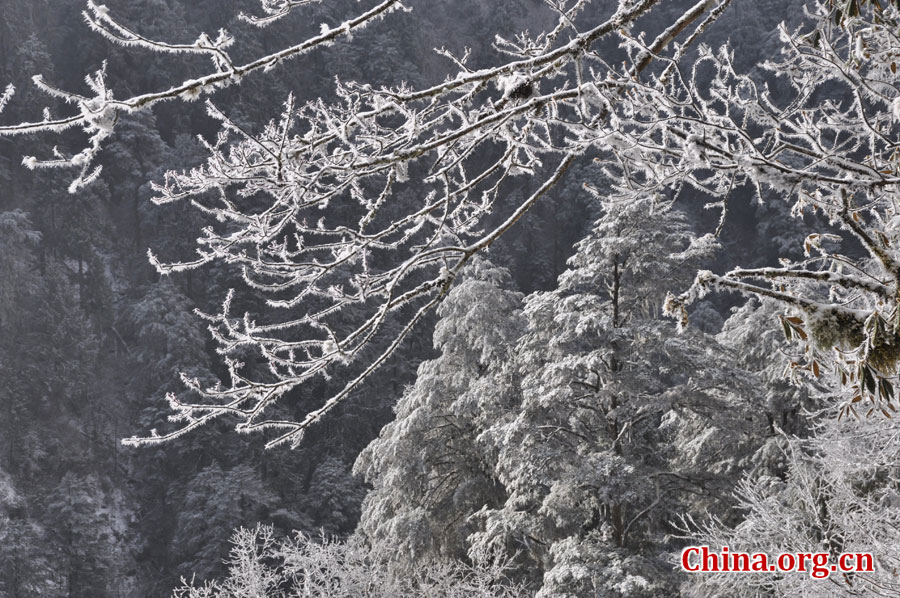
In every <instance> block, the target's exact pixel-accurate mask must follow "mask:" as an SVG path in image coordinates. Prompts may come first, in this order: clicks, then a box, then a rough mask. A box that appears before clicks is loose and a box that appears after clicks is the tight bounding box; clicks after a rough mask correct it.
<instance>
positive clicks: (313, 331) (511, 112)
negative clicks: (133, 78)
mask: <svg viewBox="0 0 900 598" xmlns="http://www.w3.org/2000/svg"><path fill="white" fill-rule="evenodd" d="M658 3H659V0H637V1H633V2H621V3H619V5H618V6H617V7H616V8H615V10H614V12H613V13H612V14H610V15H607V16H606V17H603V16H600V15H598V11H596V10H593V11H585V10H583V8H584V7H585V6H586V2H584V1H581V0H579V1H576V2H556V3H555V4H554V7H555V8H554V10H555V12H556V13H557V14H558V16H559V23H558V25H557V26H556V27H555V28H553V29H552V30H551V31H550V32H547V33H541V34H539V35H537V36H529V35H527V34H520V35H519V36H517V37H516V38H515V39H514V40H505V39H502V38H498V39H497V41H496V43H495V46H496V48H497V49H498V50H499V51H501V53H502V54H504V55H505V56H506V57H507V60H506V61H505V62H502V63H501V64H498V65H497V66H494V67H491V68H484V69H480V70H471V69H468V68H467V67H465V59H464V58H462V59H455V60H454V64H455V65H456V67H457V68H460V67H461V68H460V70H459V72H458V73H457V74H454V75H451V76H448V77H447V78H446V79H445V80H444V81H443V82H442V83H439V84H437V85H434V86H431V87H427V88H424V89H413V88H410V87H409V86H407V85H405V84H400V85H398V86H393V87H379V88H376V87H374V86H372V85H370V84H368V83H365V82H345V81H338V82H337V83H336V88H335V94H336V98H337V99H336V100H335V101H333V102H325V101H324V100H322V99H316V100H312V101H308V102H306V103H303V104H298V102H297V101H296V100H295V99H294V98H293V97H290V98H288V100H287V101H286V102H285V105H284V111H283V113H282V115H281V116H280V117H279V118H277V119H275V120H273V121H272V122H270V123H269V124H268V125H267V126H265V127H263V128H261V129H260V130H248V129H247V128H246V127H243V126H239V125H238V124H237V123H235V122H233V121H232V120H231V119H230V118H229V117H228V115H227V110H226V109H224V108H221V107H219V106H217V105H216V104H214V103H213V102H212V101H211V100H208V101H207V104H206V106H207V111H208V113H209V114H210V116H212V117H213V118H214V119H216V120H218V121H219V122H220V123H221V132H220V133H219V136H218V138H217V139H216V140H215V141H214V142H205V141H204V143H205V144H206V149H207V151H208V154H209V157H208V159H207V161H206V163H205V164H204V165H203V166H201V167H198V168H195V169H193V170H191V171H189V172H169V173H168V174H167V175H166V176H165V179H164V180H163V181H160V182H158V183H157V184H156V185H155V186H154V189H155V191H156V194H157V195H156V198H155V201H156V202H157V203H161V204H164V203H169V202H176V201H187V202H190V203H191V204H192V205H193V206H195V207H196V208H198V209H199V210H200V211H201V212H203V213H204V214H206V215H208V216H209V217H211V220H214V221H215V222H216V223H215V224H213V225H211V226H209V227H207V228H205V229H203V231H202V236H201V237H200V238H199V239H198V242H197V247H196V253H195V255H193V256H184V258H183V260H182V261H177V262H164V261H163V260H160V259H159V258H158V257H157V256H156V255H155V254H153V253H151V255H150V259H151V262H152V263H153V264H154V266H156V268H157V269H158V270H159V271H160V272H161V273H163V274H169V273H174V272H179V271H185V270H190V269H194V268H198V267H202V266H205V265H209V264H227V265H230V266H232V267H235V268H237V269H239V271H240V272H241V274H242V278H243V283H244V284H245V285H246V286H247V287H248V288H250V289H252V290H254V291H255V292H258V293H259V294H261V295H263V296H265V297H266V303H267V304H266V306H265V308H263V309H260V310H259V312H258V314H256V315H250V314H247V313H244V314H242V313H234V312H233V310H232V296H231V295H229V297H228V299H227V300H226V301H225V302H224V304H223V306H222V309H221V311H220V312H219V313H217V314H205V315H204V316H203V317H204V318H206V320H207V321H208V322H209V325H210V330H211V331H212V334H213V337H214V339H215V340H216V342H217V343H218V347H219V348H218V351H219V353H220V354H221V355H222V356H223V359H225V360H226V363H227V365H228V368H229V378H230V379H229V380H227V381H223V383H222V384H221V385H218V386H214V387H211V388H209V387H204V386H202V385H201V384H200V383H199V382H197V381H194V380H191V379H186V380H185V382H186V383H187V385H188V388H189V390H190V391H191V393H192V394H193V396H194V397H199V400H191V401H188V400H187V399H186V398H185V397H176V396H170V397H169V401H170V404H171V406H172V407H173V409H174V410H175V415H173V417H172V419H173V421H174V422H176V423H177V424H179V425H180V427H179V428H177V429H176V430H175V431H173V432H170V433H167V434H163V435H152V436H151V437H150V438H132V439H130V440H129V441H128V442H130V443H135V444H140V443H154V442H162V441H165V440H168V439H171V438H174V437H177V436H179V435H181V434H183V433H185V432H186V431H189V430H192V429H195V428H197V427H199V426H201V425H204V424H205V423H208V422H209V421H212V420H214V419H217V418H219V417H221V416H231V417H234V418H236V419H237V429H238V430H240V431H244V432H249V431H257V430H267V431H270V432H275V433H276V434H277V436H276V437H275V439H274V440H272V441H271V442H270V446H271V445H274V444H278V443H282V442H289V443H293V444H296V443H297V442H299V440H300V439H301V437H302V434H303V432H304V430H305V429H307V428H308V427H309V426H310V425H312V424H313V423H315V422H316V421H318V420H319V419H320V418H321V417H322V416H324V415H325V414H326V413H327V412H328V411H330V410H331V409H332V408H333V407H334V406H335V405H337V404H339V403H340V402H341V401H343V400H344V399H345V398H346V397H347V396H348V395H349V394H350V393H351V392H352V391H354V390H355V389H357V388H358V387H359V386H360V385H361V384H362V383H363V382H364V381H365V380H366V379H367V378H368V376H369V375H370V374H371V373H372V372H373V371H374V370H375V369H376V368H377V367H378V366H379V365H381V364H382V363H384V362H385V361H386V360H387V359H388V358H389V357H390V356H391V355H392V354H393V353H394V351H395V350H396V348H397V347H398V346H399V344H400V343H401V342H402V340H403V339H404V338H405V337H406V336H407V335H408V334H409V333H410V331H411V330H412V329H413V326H414V325H415V324H416V323H417V322H418V321H420V320H421V319H422V317H424V315H425V314H426V313H428V311H429V310H430V309H431V308H433V307H434V306H435V305H436V304H437V303H438V302H439V301H440V300H441V298H442V297H443V296H444V295H445V294H446V292H447V291H448V289H449V288H450V285H451V284H452V282H453V280H454V278H455V276H456V275H457V273H458V272H459V271H460V269H461V268H462V267H463V266H464V264H465V263H466V262H467V261H468V260H469V259H470V258H471V256H472V255H474V254H475V253H476V252H478V251H481V250H484V249H486V248H488V247H489V246H490V245H491V244H493V243H494V242H495V241H496V240H497V239H498V238H499V237H500V236H501V235H502V234H504V233H505V232H506V231H507V230H508V229H509V228H510V227H511V226H513V225H514V224H515V223H516V222H517V221H518V220H519V219H520V218H521V217H522V215H523V214H525V213H526V212H527V211H528V210H529V209H530V207H531V206H532V205H533V204H534V203H535V202H536V201H537V200H538V199H539V198H540V197H542V196H544V195H545V194H546V193H547V192H548V191H549V190H550V189H551V188H553V187H554V186H555V185H556V184H557V183H558V182H559V181H560V180H561V179H562V177H563V175H564V174H565V172H566V171H567V170H568V168H569V166H570V165H571V164H572V163H573V162H575V161H576V160H578V159H579V158H581V157H582V156H585V155H586V154H588V155H591V156H607V155H609V153H610V150H612V151H613V152H617V151H618V148H619V139H620V138H621V137H622V136H623V135H625V134H627V131H628V129H629V128H630V127H631V126H632V125H631V122H630V120H629V119H628V117H627V116H626V113H627V112H628V111H630V110H631V109H632V107H633V105H634V101H635V99H634V97H635V96H634V91H635V90H636V89H639V88H640V86H642V85H646V86H648V88H651V87H652V86H654V85H655V83H654V81H656V78H655V76H654V75H653V74H648V73H649V72H650V71H652V68H651V67H652V66H653V65H654V64H659V63H655V62H653V59H654V58H660V59H662V58H664V54H665V53H666V52H667V51H668V50H667V48H668V46H669V45H670V44H671V43H672V42H673V41H674V40H675V39H676V38H678V37H679V36H691V35H692V28H694V29H696V28H697V27H700V26H703V27H706V26H708V25H709V22H710V20H709V16H710V15H711V14H713V13H715V14H721V9H722V7H723V3H721V2H720V3H716V2H713V1H711V0H699V1H698V2H696V3H694V4H693V5H692V6H690V7H689V8H688V9H687V10H686V12H684V13H683V14H682V15H680V16H679V17H678V18H677V19H675V20H674V21H673V22H672V23H671V24H669V25H668V26H665V27H663V28H662V30H661V31H657V32H648V33H652V36H653V39H654V41H653V42H652V43H651V44H650V45H649V46H647V47H644V46H643V45H640V47H639V45H638V42H637V41H635V40H632V38H631V37H630V36H629V33H628V32H629V31H634V30H635V29H636V28H639V27H641V24H642V23H645V22H646V21H644V20H643V17H645V15H647V14H648V13H649V12H650V11H651V9H653V8H654V6H656V5H657V4H658ZM301 4H303V3H302V2H281V1H277V2H272V1H267V2H264V3H263V9H264V12H265V13H266V14H267V15H269V16H272V17H278V16H279V15H282V13H283V12H285V11H289V10H292V9H294V8H296V7H298V6H300V5H301ZM398 8H402V4H401V3H400V2H399V1H398V0H388V1H385V2H381V3H379V4H377V5H375V6H374V7H373V8H371V9H369V10H368V11H366V12H364V13H362V14H361V15H360V16H358V17H357V18H355V19H352V20H350V21H347V22H346V23H345V24H344V25H343V26H341V27H339V28H337V29H330V30H328V31H323V33H322V34H321V35H319V36H316V37H314V38H311V39H309V40H307V41H305V42H302V43H301V44H299V45H296V46H293V47H291V48H287V49H285V50H282V51H280V52H277V53H274V54H271V55H269V56H266V57H263V58H260V59H258V60H256V61H253V62H251V63H248V64H246V65H244V66H234V61H233V60H232V59H231V58H230V56H229V54H228V53H227V52H228V47H229V46H230V45H231V43H232V42H231V38H230V36H228V35H227V34H226V33H221V34H220V35H219V36H218V37H217V38H216V39H215V40H213V39H212V38H209V37H207V38H204V39H203V40H202V41H199V40H198V42H197V43H196V44H194V45H192V46H175V45H166V44H162V45H160V44H159V43H158V42H155V41H152V40H149V39H146V38H144V37H142V36H140V35H139V34H137V33H135V32H134V31H133V30H131V29H130V28H127V27H125V26H122V25H119V24H117V23H116V22H115V21H113V20H112V19H111V18H110V17H109V16H108V14H107V13H106V12H105V11H104V10H102V9H100V8H99V7H96V6H94V5H89V10H90V11H92V12H90V13H89V14H90V17H89V19H90V21H91V22H92V23H93V24H94V26H95V28H96V29H98V30H99V31H100V33H101V34H103V35H105V36H107V37H110V38H114V39H116V40H117V41H119V42H122V43H125V44H126V45H128V46H135V47H140V48H141V49H146V50H151V51H155V50H158V51H160V52H166V53H184V52H189V53H201V54H205V55H208V56H209V57H210V58H211V59H213V62H214V64H215V68H216V70H215V72H213V73H211V74H209V75H206V76H205V77H202V78H199V79H196V80H191V81H187V82H184V83H182V84H180V85H177V86H174V87H172V88H170V89H168V90H165V91H163V92H158V93H154V94H147V95H142V96H136V97H134V98H130V99H124V100H118V99H115V98H114V96H113V94H112V92H111V91H109V90H108V87H107V85H106V81H105V76H104V75H102V73H101V74H100V75H98V76H97V77H96V78H95V79H96V81H95V87H96V89H95V90H94V91H95V97H93V98H83V97H81V96H76V95H74V94H66V93H65V92H58V91H53V93H56V94H58V95H60V96H61V97H63V98H64V99H66V100H68V101H70V102H72V103H75V104H76V105H78V106H79V107H80V108H81V109H82V112H83V114H82V115H80V116H76V117H71V119H69V120H61V121H48V122H45V123H25V124H22V125H17V126H13V127H7V128H6V129H0V133H4V132H5V133H7V134H11V133H22V132H42V131H43V132H52V131H54V130H56V129H57V128H62V127H71V126H82V127H84V128H85V129H86V130H87V132H88V134H89V138H90V143H91V145H90V147H89V148H88V149H86V150H84V151H83V152H82V153H81V154H79V156H80V157H77V156H76V158H77V160H76V158H66V157H65V156H62V155H60V156H57V158H56V159H55V160H53V161H50V162H43V163H42V162H38V161H34V160H32V161H30V164H32V165H34V166H40V165H46V166H63V165H66V164H68V165H73V164H74V162H73V160H74V161H76V162H78V164H77V165H78V166H81V167H83V168H87V167H88V166H90V165H91V164H92V162H93V161H94V158H95V156H96V155H97V152H98V151H99V148H100V146H101V143H102V141H103V140H104V139H106V138H107V137H108V136H109V135H113V134H114V126H115V123H116V119H117V118H119V113H120V112H121V113H123V114H126V113H130V112H135V111H138V110H142V109H146V108H148V107H150V106H152V105H154V104H156V103H158V102H160V101H164V100H169V99H175V98H182V99H191V98H192V97H195V96H198V95H200V94H204V93H211V92H212V91H214V90H215V89H216V88H218V87H221V86H224V85H228V84H231V83H234V82H237V81H239V80H240V78H241V77H243V76H244V75H246V74H248V73H249V72H252V71H254V70H265V69H268V68H270V67H272V66H275V65H276V64H277V63H278V62H280V61H282V60H284V59H286V58H290V57H293V56H296V55H299V54H301V53H303V52H305V51H307V50H309V49H311V48H314V47H317V46H319V45H323V44H326V43H329V42H331V41H334V40H335V39H337V37H339V36H340V35H343V34H345V33H350V32H351V31H352V30H353V29H355V28H358V27H362V26H364V25H365V24H367V23H369V22H371V21H372V20H373V19H375V18H378V17H381V16H383V15H386V14H387V13H389V12H390V11H391V10H395V9H398ZM641 37H643V36H639V37H638V38H636V39H640V38H641ZM601 40H612V41H616V40H619V41H622V40H624V41H625V44H626V46H625V49H624V52H623V53H622V54H621V57H622V58H624V60H622V61H619V60H617V61H615V62H616V64H613V61H612V60H608V59H607V58H605V57H604V56H602V55H601V54H600V53H599V52H598V51H597V44H598V42H600V41H601ZM679 51H680V50H679ZM661 66H662V65H661ZM642 82H643V83H642ZM48 91H49V90H48ZM85 172H87V171H85ZM87 176H89V175H84V176H79V177H78V179H77V180H76V183H75V186H78V185H80V184H82V183H83V182H84V181H85V179H86V178H87ZM516 178H519V179H520V181H515V180H514V179H516ZM523 183H525V184H526V185H527V187H526V189H527V191H526V193H525V198H524V199H522V200H521V201H519V202H518V203H517V204H516V205H512V206H510V205H509V202H506V201H503V200H504V199H505V197H506V195H507V193H508V190H509V189H511V188H512V186H513V185H514V184H515V185H517V186H522V184H523ZM248 360H253V362H254V363H256V364H259V363H262V364H264V365H265V369H264V371H262V372H260V371H256V370H258V369H260V368H255V369H251V368H248V367H246V366H245V363H246V362H247V361H248ZM335 376H340V379H342V380H349V382H347V383H346V384H345V385H344V386H342V387H341V388H340V389H339V390H338V391H336V392H333V393H330V394H328V395H327V396H324V397H322V398H321V400H320V402H319V403H318V407H316V408H312V409H310V410H309V411H307V412H306V413H305V414H304V415H303V416H302V417H300V418H299V419H298V420H294V419H293V418H290V417H285V415H284V413H283V410H281V409H277V408H276V407H275V406H276V405H277V404H279V403H280V402H281V400H282V399H283V398H284V397H285V395H289V394H291V393H294V392H296V389H297V388H298V387H299V386H300V385H303V384H306V383H308V382H309V381H311V380H313V379H331V378H333V377H335Z"/></svg>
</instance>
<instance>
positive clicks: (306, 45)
mask: <svg viewBox="0 0 900 598" xmlns="http://www.w3.org/2000/svg"><path fill="white" fill-rule="evenodd" d="M402 7H403V4H402V3H401V0H383V1H382V2H380V3H379V4H377V5H375V6H373V7H372V8H370V9H369V10H367V11H365V12H362V13H360V14H359V15H358V16H356V17H354V18H352V19H349V20H347V21H346V22H344V23H343V24H342V25H341V26H340V27H336V28H334V29H329V30H328V31H323V32H322V33H320V34H319V35H317V36H314V37H311V38H309V39H306V40H304V41H302V42H300V43H298V44H296V45H293V46H290V47H287V48H284V49H282V50H280V51H278V52H274V53H272V54H269V55H266V56H263V57H262V58H258V59H256V60H253V61H251V62H248V63H246V64H242V65H235V64H234V63H233V62H232V60H231V57H230V56H229V54H228V53H227V52H226V49H227V48H228V47H229V46H231V45H232V43H233V39H232V37H231V36H230V35H229V34H228V33H227V32H225V31H224V30H223V31H220V32H219V34H218V36H217V37H216V38H215V39H213V38H211V37H209V36H208V35H207V34H203V35H201V36H200V37H199V38H198V39H197V41H196V42H194V43H193V44H189V45H183V44H170V43H167V42H158V41H154V40H150V39H148V38H146V37H144V36H142V35H140V34H138V33H136V32H134V31H133V30H131V29H130V28H128V27H125V26H124V25H121V24H120V23H118V22H117V21H116V20H115V19H114V18H113V17H111V16H110V14H109V10H108V9H107V8H106V6H104V5H98V4H95V3H94V2H93V1H89V2H88V5H87V10H86V11H85V12H84V13H83V14H84V18H85V20H86V21H87V23H88V24H89V25H90V26H91V28H92V29H93V30H94V31H96V32H98V33H100V34H101V35H103V36H104V37H105V38H107V39H109V40H111V41H113V42H116V43H118V44H121V45H124V46H131V47H140V48H143V49H146V50H150V51H153V52H159V53H172V54H184V53H199V54H205V55H207V56H209V57H210V58H211V59H212V61H213V64H214V65H215V70H214V71H213V72H211V73H209V74H207V75H204V76H201V77H198V78H196V79H190V80H187V81H183V82H181V83H179V84H177V85H173V86H172V87H170V88H168V89H165V90H162V91H158V92H152V93H147V94H142V95H137V96H133V97H130V98H123V99H117V98H115V96H114V95H113V93H112V91H111V90H110V89H108V88H107V86H106V85H105V77H106V73H105V64H104V66H103V67H102V68H101V69H100V70H98V71H97V72H96V73H95V74H94V75H93V76H89V77H88V78H87V82H88V85H89V87H90V89H91V91H92V92H93V93H94V95H93V97H85V96H82V95H80V94H77V93H74V92H68V91H64V90H61V89H57V88H55V87H52V86H50V85H48V84H46V83H44V81H43V79H41V78H40V76H39V75H36V76H35V79H34V83H35V85H36V86H37V87H38V88H39V89H41V90H42V91H44V92H45V93H47V94H48V95H51V96H53V97H56V98H60V99H62V100H64V101H65V102H66V103H68V104H74V105H76V106H77V107H78V110H79V113H80V114H77V115H73V116H68V117H60V118H56V119H53V118H50V117H49V116H48V115H46V114H45V118H44V120H42V121H36V122H24V123H18V124H15V125H6V126H0V136H2V135H6V136H10V135H23V134H34V133H58V132H61V131H63V130H66V129H70V128H74V127H80V128H81V129H83V130H84V132H85V133H86V134H87V136H88V143H87V146H86V147H85V148H84V149H82V150H81V151H80V152H78V153H76V154H74V155H70V156H63V155H62V154H59V155H57V156H54V158H53V159H38V158H35V157H31V156H29V157H26V158H25V160H24V163H25V164H26V165H27V166H29V167H30V168H34V167H37V166H41V167H49V168H61V167H74V168H77V169H79V175H77V176H76V178H75V180H74V181H73V182H72V184H71V186H70V187H69V190H70V191H71V192H75V191H76V190H77V189H79V188H80V187H82V186H84V185H86V184H89V183H90V182H91V181H92V180H93V179H95V178H96V177H97V175H98V174H99V170H98V169H95V168H92V165H93V162H94V161H95V160H96V158H97V154H98V153H99V151H100V149H101V147H102V144H103V142H104V141H105V140H106V139H107V138H108V137H109V136H110V135H111V134H112V133H113V130H114V128H115V125H116V123H117V122H118V119H119V117H120V115H123V114H130V113H134V112H138V111H141V110H146V109H149V108H150V107H152V106H153V105H155V104H157V103H159V102H164V101H170V100H175V99H181V100H184V101H193V100H196V99H198V98H199V97H201V96H202V95H208V94H213V93H215V91H216V90H218V89H221V88H224V87H228V86H230V85H232V84H235V83H238V82H240V81H241V79H243V77H245V76H246V75H248V74H250V73H253V72H256V71H268V70H271V69H272V68H274V67H275V66H277V65H278V64H280V63H282V62H283V61H285V60H288V59H291V58H295V57H297V56H300V55H302V54H305V53H307V52H309V51H311V50H312V49H314V48H317V47H320V46H326V45H328V44H331V43H333V42H334V41H335V40H337V39H338V38H340V37H344V36H350V35H351V33H352V32H353V31H355V30H357V29H360V28H362V27H365V26H366V25H368V24H369V23H371V22H372V21H373V20H375V19H378V18H382V17H384V16H385V15H386V14H388V13H389V12H391V11H393V10H396V9H398V8H402Z"/></svg>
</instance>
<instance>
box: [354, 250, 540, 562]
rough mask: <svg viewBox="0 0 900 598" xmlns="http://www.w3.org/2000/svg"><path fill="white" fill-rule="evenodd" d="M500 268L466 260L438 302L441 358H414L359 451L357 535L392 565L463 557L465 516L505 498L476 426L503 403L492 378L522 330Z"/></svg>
mask: <svg viewBox="0 0 900 598" xmlns="http://www.w3.org/2000/svg"><path fill="white" fill-rule="evenodd" d="M510 284H511V281H510V280H509V274H508V273H507V272H506V271H505V270H503V269H502V268H497V267H495V266H493V265H491V264H490V262H488V261H486V260H483V259H480V258H475V259H473V260H472V262H470V264H469V265H468V266H467V267H466V269H465V270H463V273H462V276H461V280H460V281H458V282H457V284H456V285H454V287H453V289H452V290H451V291H450V293H449V294H448V295H447V298H446V299H445V300H444V302H443V303H442V304H441V306H440V307H439V308H438V315H439V316H440V320H439V321H438V323H437V325H436V327H435V331H434V344H435V347H436V348H437V349H438V350H439V351H440V352H441V354H440V356H439V357H437V358H436V359H433V360H431V361H426V362H423V363H422V364H421V365H420V366H419V370H418V376H417V378H416V383H415V384H414V385H413V386H411V387H409V388H408V389H407V390H406V392H405V393H404V394H403V396H402V397H401V398H400V401H399V402H398V403H397V407H396V409H395V411H396V415H397V417H396V420H395V421H394V422H392V423H390V424H388V425H387V426H385V427H384V429H382V431H381V435H380V436H379V438H377V439H376V440H375V441H373V442H372V443H371V444H370V445H369V446H368V447H367V448H366V449H365V450H364V451H363V452H362V454H361V455H360V457H359V459H358V460H357V463H356V467H355V469H356V471H357V472H359V473H361V474H362V475H364V476H365V478H366V480H367V481H368V482H369V483H371V484H372V486H373V489H372V490H371V491H370V492H369V494H368V495H367V497H366V499H365V503H364V508H363V515H362V521H361V523H360V527H359V530H358V532H357V533H359V534H361V535H362V536H363V537H364V538H366V539H367V541H368V542H370V543H371V544H374V545H377V546H379V547H381V548H383V549H384V550H385V551H386V552H387V551H388V550H393V551H395V553H396V554H395V557H396V560H395V563H396V565H398V566H399V567H400V568H401V569H406V568H415V567H416V566H418V564H419V563H420V562H422V561H429V560H434V559H454V558H457V559H458V558H464V557H465V555H466V552H467V550H468V542H467V537H468V536H469V534H470V533H472V532H473V531H475V528H474V527H473V525H472V523H471V522H470V521H468V517H469V516H470V515H471V514H472V513H474V512H476V511H478V510H479V509H481V508H482V507H483V506H490V507H495V506H498V505H499V504H501V503H502V502H503V501H504V500H505V499H506V494H505V491H504V489H503V487H502V485H500V484H498V483H497V480H496V479H495V476H494V464H495V463H494V459H495V452H496V451H495V450H493V447H490V446H487V445H485V443H483V442H481V441H480V440H479V434H480V433H481V432H483V431H484V430H485V429H486V426H488V425H490V423H491V422H492V421H493V420H494V418H495V417H496V416H497V415H498V414H499V413H502V412H503V411H504V404H505V403H506V402H508V401H509V397H504V396H503V391H502V389H503V386H504V385H503V384H502V383H500V381H499V379H498V376H499V375H500V374H499V370H500V366H501V365H502V364H503V363H504V362H506V361H507V360H508V359H509V357H510V352H511V351H512V350H513V347H514V345H515V341H516V339H517V338H518V337H519V335H520V334H521V332H522V326H521V314H520V313H519V309H520V304H521V299H522V297H521V294H519V293H516V292H513V291H510V290H507V289H508V287H509V286H510Z"/></svg>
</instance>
